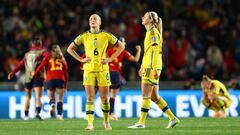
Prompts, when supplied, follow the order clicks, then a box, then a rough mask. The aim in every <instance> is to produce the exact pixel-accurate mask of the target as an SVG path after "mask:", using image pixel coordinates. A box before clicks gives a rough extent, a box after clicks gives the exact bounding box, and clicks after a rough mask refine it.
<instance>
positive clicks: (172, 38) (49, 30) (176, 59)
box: [0, 0, 240, 81]
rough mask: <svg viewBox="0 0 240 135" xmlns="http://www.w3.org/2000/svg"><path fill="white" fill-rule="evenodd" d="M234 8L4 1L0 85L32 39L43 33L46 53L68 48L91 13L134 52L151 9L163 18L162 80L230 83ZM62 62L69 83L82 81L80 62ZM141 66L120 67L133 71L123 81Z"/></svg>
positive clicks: (235, 66) (227, 4)
mask: <svg viewBox="0 0 240 135" xmlns="http://www.w3.org/2000/svg"><path fill="white" fill-rule="evenodd" d="M238 5H240V1H231V0H212V1H208V0H200V1H194V0H187V1H177V0H164V1H162V0H148V1H145V0H130V1H129V0H121V1H120V0H108V1H105V0H97V1H96V0H79V1H77V0H68V1H64V0H53V1H50V0H41V1H35V0H20V1H17V0H10V1H9V0H2V1H0V19H1V20H2V21H1V24H0V53H1V56H0V60H1V61H2V62H3V63H6V65H7V66H4V67H5V68H4V67H0V81H6V79H4V78H5V75H6V73H7V72H8V71H9V67H10V65H8V63H9V60H10V61H11V62H10V63H12V61H14V60H11V59H12V58H11V57H12V54H14V55H15V56H16V58H14V59H19V58H22V57H23V54H24V53H25V52H26V51H27V50H28V47H29V40H30V39H31V37H32V36H33V35H35V34H42V36H43V40H44V46H45V48H49V47H51V45H52V44H54V43H57V44H59V45H60V46H61V47H62V48H66V46H68V45H69V44H70V43H71V42H72V39H74V38H75V37H76V36H77V35H78V34H79V33H82V32H84V31H86V30H87V29H88V28H89V26H88V16H89V15H90V14H92V13H98V14H99V15H100V16H101V17H102V19H103V20H102V22H103V23H102V26H103V28H104V29H106V30H107V31H110V32H112V33H113V34H114V35H118V36H123V37H125V38H126V42H127V43H129V46H127V49H128V51H130V52H131V53H134V51H135V46H134V44H140V43H141V44H143V40H144V36H145V35H144V29H143V27H142V25H141V17H142V16H143V13H144V12H146V11H151V10H153V11H156V12H157V13H158V14H159V16H160V17H161V18H162V19H163V29H164V33H165V35H164V47H163V50H164V52H163V54H164V56H163V58H164V67H165V69H164V70H163V74H162V75H164V76H166V78H164V77H163V78H162V79H164V80H191V79H195V80H199V79H201V76H202V74H203V73H210V74H213V76H214V77H218V79H220V80H221V79H230V78H234V75H235V74H236V72H238V70H239V67H240V10H239V7H238ZM211 44H216V45H217V46H211ZM63 50H64V49H63ZM63 53H64V52H63ZM81 53H82V52H81ZM66 60H67V61H68V65H69V67H70V68H71V70H70V71H69V76H70V78H69V79H70V80H79V79H81V77H80V76H79V74H80V70H79V66H78V65H79V63H78V62H77V61H75V60H73V59H72V58H71V57H69V56H68V55H67V54H66ZM11 65H12V64H11ZM139 66H140V63H139V64H135V65H134V66H131V65H130V63H128V62H124V68H126V69H131V72H130V70H128V71H127V72H126V73H125V74H124V77H125V78H126V79H127V81H128V80H137V79H139V78H138V77H137V71H138V69H139ZM123 70H124V69H123ZM216 75H217V76H216Z"/></svg>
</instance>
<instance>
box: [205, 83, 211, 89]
mask: <svg viewBox="0 0 240 135" xmlns="http://www.w3.org/2000/svg"><path fill="white" fill-rule="evenodd" d="M203 88H205V89H208V90H209V89H210V88H211V82H208V81H203Z"/></svg>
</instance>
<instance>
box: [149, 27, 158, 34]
mask: <svg viewBox="0 0 240 135" xmlns="http://www.w3.org/2000/svg"><path fill="white" fill-rule="evenodd" d="M149 31H150V34H151V35H156V34H159V31H158V29H157V28H156V27H152V28H151V29H150V30H149Z"/></svg>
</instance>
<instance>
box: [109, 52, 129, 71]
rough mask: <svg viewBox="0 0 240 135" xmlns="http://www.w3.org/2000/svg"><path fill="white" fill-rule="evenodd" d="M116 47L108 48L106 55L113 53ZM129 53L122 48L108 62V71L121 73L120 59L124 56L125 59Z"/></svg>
mask: <svg viewBox="0 0 240 135" xmlns="http://www.w3.org/2000/svg"><path fill="white" fill-rule="evenodd" d="M115 51H116V48H109V49H108V50H107V56H108V57H111V55H112V54H113V53H115ZM131 56H132V55H131V53H130V52H128V51H127V50H123V51H122V52H121V53H120V55H119V56H118V57H117V58H116V59H114V60H113V61H112V62H110V63H109V71H118V72H120V73H122V61H123V58H126V59H127V60H128V59H129V58H130V57H131Z"/></svg>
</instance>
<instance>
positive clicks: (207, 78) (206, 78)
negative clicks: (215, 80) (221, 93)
mask: <svg viewBox="0 0 240 135" xmlns="http://www.w3.org/2000/svg"><path fill="white" fill-rule="evenodd" d="M202 81H206V82H211V79H210V78H209V77H208V76H207V75H203V77H202Z"/></svg>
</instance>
